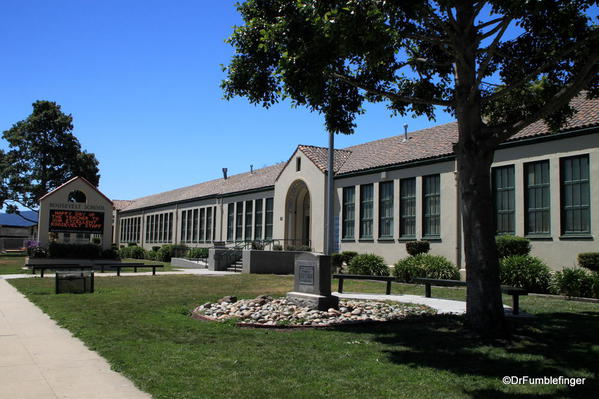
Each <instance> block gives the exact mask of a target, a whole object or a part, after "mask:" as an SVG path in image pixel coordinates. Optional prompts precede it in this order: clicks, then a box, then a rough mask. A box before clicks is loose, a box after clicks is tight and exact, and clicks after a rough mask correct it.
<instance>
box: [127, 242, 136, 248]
mask: <svg viewBox="0 0 599 399" xmlns="http://www.w3.org/2000/svg"><path fill="white" fill-rule="evenodd" d="M127 246H128V247H136V246H137V243H136V242H128V243H127Z"/></svg>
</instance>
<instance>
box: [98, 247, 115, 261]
mask: <svg viewBox="0 0 599 399" xmlns="http://www.w3.org/2000/svg"><path fill="white" fill-rule="evenodd" d="M100 257H101V258H104V259H118V258H119V252H118V251H116V250H114V249H112V248H111V249H105V250H103V251H102V252H101V253H100Z"/></svg>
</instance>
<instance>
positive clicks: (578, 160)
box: [560, 155, 591, 235]
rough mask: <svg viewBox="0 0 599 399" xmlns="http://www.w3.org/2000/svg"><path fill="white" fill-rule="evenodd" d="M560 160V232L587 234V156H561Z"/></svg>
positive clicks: (588, 207)
mask: <svg viewBox="0 0 599 399" xmlns="http://www.w3.org/2000/svg"><path fill="white" fill-rule="evenodd" d="M560 161H561V165H560V166H561V168H560V181H561V219H562V234H564V235H568V234H589V233H590V232H591V205H590V204H591V202H590V184H589V181H590V178H589V177H590V176H589V156H588V155H582V156H577V157H570V158H562V159H561V160H560Z"/></svg>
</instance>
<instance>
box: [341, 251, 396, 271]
mask: <svg viewBox="0 0 599 399" xmlns="http://www.w3.org/2000/svg"><path fill="white" fill-rule="evenodd" d="M347 269H348V271H349V274H363V275H368V276H388V275H389V267H388V266H387V264H386V263H385V259H383V258H382V257H381V256H378V255H374V254H362V255H357V256H355V257H354V258H353V259H352V260H351V261H350V262H349V265H348V266H347Z"/></svg>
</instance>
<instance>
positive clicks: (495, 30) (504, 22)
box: [478, 18, 512, 42]
mask: <svg viewBox="0 0 599 399" xmlns="http://www.w3.org/2000/svg"><path fill="white" fill-rule="evenodd" d="M511 21H512V18H509V19H508V20H507V21H503V23H500V24H498V25H497V26H495V27H494V28H493V29H491V30H490V31H488V32H487V33H483V34H480V35H478V41H479V42H482V41H483V40H485V39H486V38H488V37H491V36H493V35H494V34H495V33H496V32H497V31H499V30H500V29H501V30H502V32H501V33H500V36H503V32H505V29H506V28H507V25H509V22H511ZM506 22H508V23H507V24H506ZM504 26H505V27H504Z"/></svg>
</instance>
